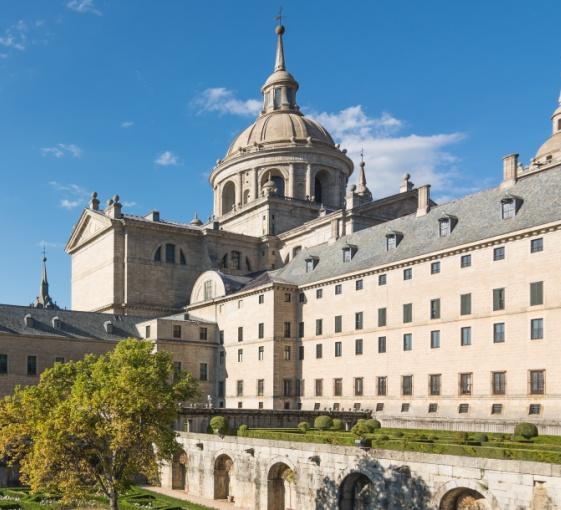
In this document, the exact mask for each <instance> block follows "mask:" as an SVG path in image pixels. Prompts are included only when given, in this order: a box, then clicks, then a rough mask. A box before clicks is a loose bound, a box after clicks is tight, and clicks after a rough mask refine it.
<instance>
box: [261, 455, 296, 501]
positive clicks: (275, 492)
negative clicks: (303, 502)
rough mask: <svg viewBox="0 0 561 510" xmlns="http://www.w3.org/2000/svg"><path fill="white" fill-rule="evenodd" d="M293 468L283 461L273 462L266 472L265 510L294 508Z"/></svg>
mask: <svg viewBox="0 0 561 510" xmlns="http://www.w3.org/2000/svg"><path fill="white" fill-rule="evenodd" d="M295 485H296V480H295V473H294V470H293V469H292V468H291V467H290V466H289V465H288V464H287V463H286V462H284V461H279V462H275V463H274V464H273V465H272V466H271V467H270V468H269V470H268V472H267V510H289V509H293V508H296V490H295Z"/></svg>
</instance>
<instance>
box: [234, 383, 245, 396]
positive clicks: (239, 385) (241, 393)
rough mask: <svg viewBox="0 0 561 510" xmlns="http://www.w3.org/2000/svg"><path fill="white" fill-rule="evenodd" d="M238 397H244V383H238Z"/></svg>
mask: <svg viewBox="0 0 561 510" xmlns="http://www.w3.org/2000/svg"><path fill="white" fill-rule="evenodd" d="M236 395H237V396H238V397H243V381H242V380H239V381H236Z"/></svg>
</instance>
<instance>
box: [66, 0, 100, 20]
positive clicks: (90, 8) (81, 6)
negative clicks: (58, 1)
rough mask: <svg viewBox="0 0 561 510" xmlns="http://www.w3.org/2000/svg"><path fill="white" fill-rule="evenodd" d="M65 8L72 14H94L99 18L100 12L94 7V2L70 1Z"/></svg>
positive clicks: (92, 0) (86, 0)
mask: <svg viewBox="0 0 561 510" xmlns="http://www.w3.org/2000/svg"><path fill="white" fill-rule="evenodd" d="M66 7H68V9H70V10H71V11H74V12H79V13H80V14H87V13H91V14H96V15H97V16H101V14H102V13H101V11H100V10H99V9H98V8H97V7H96V6H95V3H94V0H70V2H68V3H67V4H66Z"/></svg>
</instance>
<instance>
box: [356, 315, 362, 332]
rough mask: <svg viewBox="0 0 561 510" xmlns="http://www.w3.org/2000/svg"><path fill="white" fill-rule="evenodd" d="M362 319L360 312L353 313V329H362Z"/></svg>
mask: <svg viewBox="0 0 561 510" xmlns="http://www.w3.org/2000/svg"><path fill="white" fill-rule="evenodd" d="M362 318H363V314H362V312H356V313H355V329H362V325H363V320H362Z"/></svg>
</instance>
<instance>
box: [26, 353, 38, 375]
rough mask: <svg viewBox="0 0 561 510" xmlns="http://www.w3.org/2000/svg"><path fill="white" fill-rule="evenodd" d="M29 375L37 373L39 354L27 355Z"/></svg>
mask: <svg viewBox="0 0 561 510" xmlns="http://www.w3.org/2000/svg"><path fill="white" fill-rule="evenodd" d="M27 375H37V356H27Z"/></svg>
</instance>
